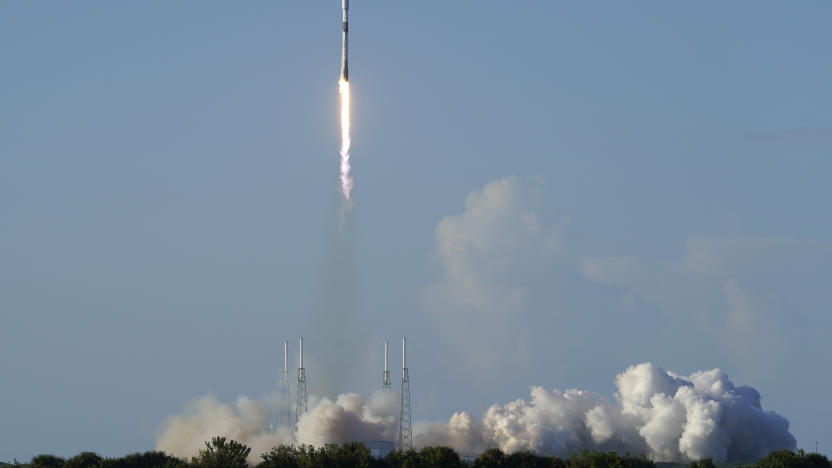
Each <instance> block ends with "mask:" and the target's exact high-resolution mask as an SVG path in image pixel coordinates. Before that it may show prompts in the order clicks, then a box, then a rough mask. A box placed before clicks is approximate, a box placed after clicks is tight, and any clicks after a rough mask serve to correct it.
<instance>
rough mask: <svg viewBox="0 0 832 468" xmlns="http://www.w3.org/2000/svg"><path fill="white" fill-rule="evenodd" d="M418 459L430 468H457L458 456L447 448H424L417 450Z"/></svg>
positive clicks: (459, 463)
mask: <svg viewBox="0 0 832 468" xmlns="http://www.w3.org/2000/svg"><path fill="white" fill-rule="evenodd" d="M419 459H420V460H421V462H422V463H424V464H425V465H426V466H429V467H432V468H459V467H460V466H462V462H461V461H460V459H459V455H458V454H457V453H456V452H454V450H453V449H451V448H449V447H424V448H422V450H419Z"/></svg>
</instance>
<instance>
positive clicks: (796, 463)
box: [756, 450, 832, 468]
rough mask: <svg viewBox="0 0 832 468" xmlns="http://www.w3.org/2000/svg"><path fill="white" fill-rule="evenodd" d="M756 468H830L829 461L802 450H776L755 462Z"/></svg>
mask: <svg viewBox="0 0 832 468" xmlns="http://www.w3.org/2000/svg"><path fill="white" fill-rule="evenodd" d="M756 466H757V468H832V465H830V463H829V459H828V458H826V457H825V456H823V455H821V454H819V453H809V454H807V453H806V452H804V451H803V450H797V451H794V452H792V451H791V450H777V451H775V452H771V453H769V454H768V455H766V456H765V457H763V458H761V459H759V460H757V464H756Z"/></svg>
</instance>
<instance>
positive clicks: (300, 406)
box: [295, 337, 307, 424]
mask: <svg viewBox="0 0 832 468" xmlns="http://www.w3.org/2000/svg"><path fill="white" fill-rule="evenodd" d="M306 409H307V408H306V370H305V369H304V368H303V337H300V354H299V356H298V401H297V405H296V406H295V424H297V422H298V421H300V418H301V417H302V416H303V415H304V414H306Z"/></svg>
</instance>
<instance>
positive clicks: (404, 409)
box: [399, 338, 413, 452]
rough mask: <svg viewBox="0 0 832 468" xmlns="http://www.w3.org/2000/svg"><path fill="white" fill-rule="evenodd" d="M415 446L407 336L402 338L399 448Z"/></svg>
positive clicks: (404, 449) (408, 448) (405, 448)
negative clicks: (411, 422)
mask: <svg viewBox="0 0 832 468" xmlns="http://www.w3.org/2000/svg"><path fill="white" fill-rule="evenodd" d="M412 448H413V430H412V428H411V425H410V376H409V375H408V372H407V338H402V404H401V407H400V409H399V450H401V451H402V452H406V451H408V450H410V449H412Z"/></svg>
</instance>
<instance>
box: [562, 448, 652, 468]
mask: <svg viewBox="0 0 832 468" xmlns="http://www.w3.org/2000/svg"><path fill="white" fill-rule="evenodd" d="M567 465H568V467H569V468H655V467H656V465H655V464H654V463H653V462H652V461H650V460H648V459H646V458H644V457H631V456H629V455H624V456H622V455H619V454H617V453H615V452H590V451H587V450H582V451H580V452H578V453H574V454H572V456H571V457H569V462H568V463H567Z"/></svg>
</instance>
